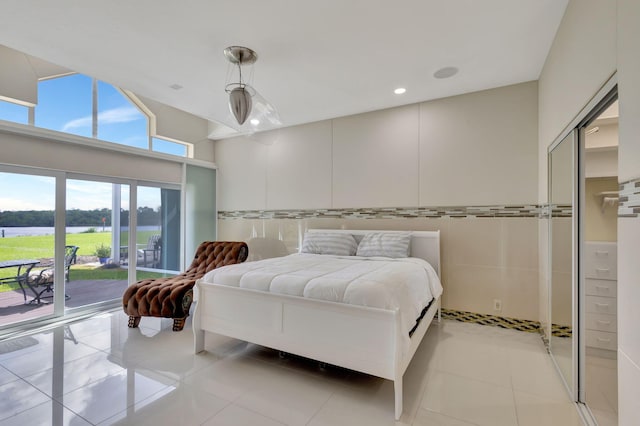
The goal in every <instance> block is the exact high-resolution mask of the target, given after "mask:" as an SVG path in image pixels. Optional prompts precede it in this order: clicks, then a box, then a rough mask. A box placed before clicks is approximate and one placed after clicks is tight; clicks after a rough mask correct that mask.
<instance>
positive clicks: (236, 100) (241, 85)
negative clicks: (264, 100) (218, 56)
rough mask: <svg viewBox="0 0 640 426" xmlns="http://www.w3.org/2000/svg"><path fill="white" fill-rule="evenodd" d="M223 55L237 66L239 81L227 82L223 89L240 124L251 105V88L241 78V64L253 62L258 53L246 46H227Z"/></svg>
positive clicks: (247, 114)
mask: <svg viewBox="0 0 640 426" xmlns="http://www.w3.org/2000/svg"><path fill="white" fill-rule="evenodd" d="M224 56H225V57H226V58H227V60H228V61H229V62H231V63H232V64H234V65H237V66H238V80H239V81H238V82H237V83H229V84H227V86H226V87H225V91H226V92H227V93H228V94H229V109H230V110H231V113H232V114H233V116H234V117H235V118H236V120H237V121H238V124H240V125H242V124H244V122H245V121H247V118H248V117H249V114H251V107H252V106H253V105H252V104H253V101H252V100H251V98H252V97H253V93H252V92H251V89H252V88H251V87H250V86H249V85H248V84H246V83H245V82H244V81H243V80H242V66H243V65H251V64H253V63H254V62H255V61H256V60H258V54H257V53H256V52H254V51H253V50H251V49H249V48H248V47H242V46H229V47H227V48H226V49H224Z"/></svg>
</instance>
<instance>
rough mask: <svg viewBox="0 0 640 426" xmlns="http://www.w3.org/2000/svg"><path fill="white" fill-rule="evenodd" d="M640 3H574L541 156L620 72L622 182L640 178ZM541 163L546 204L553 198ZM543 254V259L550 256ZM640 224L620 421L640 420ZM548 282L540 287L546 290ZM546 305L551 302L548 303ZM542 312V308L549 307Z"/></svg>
mask: <svg viewBox="0 0 640 426" xmlns="http://www.w3.org/2000/svg"><path fill="white" fill-rule="evenodd" d="M638 40H640V2H638V1H637V0H617V1H616V0H571V1H570V3H569V6H568V7H567V11H566V14H565V18H564V19H563V22H562V24H561V26H560V29H559V30H558V34H557V37H556V40H555V42H554V44H553V47H552V51H551V52H550V54H549V58H548V59H547V63H546V64H545V67H544V69H543V72H542V75H541V77H540V81H539V84H540V89H539V90H540V96H539V110H540V124H539V129H540V152H541V154H544V153H545V151H546V148H547V146H548V144H549V143H551V141H552V139H553V138H555V137H556V136H557V135H558V133H559V132H560V131H561V129H562V128H563V127H564V126H566V125H568V124H569V123H570V121H571V119H572V118H573V117H575V115H576V114H578V113H579V111H580V110H581V109H582V107H583V106H584V105H585V103H586V101H588V100H589V99H590V98H591V97H592V96H594V95H595V94H596V93H597V91H598V89H599V88H600V87H601V85H602V83H603V82H604V81H605V80H607V79H608V77H609V75H611V73H612V72H613V71H614V70H616V69H617V80H618V93H619V102H620V119H619V148H618V167H619V168H618V173H619V181H620V182H627V181H631V180H636V179H638V178H640V137H639V135H640V121H638V117H640V55H638ZM545 176H546V161H545V157H544V156H543V155H541V158H540V177H541V179H540V191H539V194H540V200H544V199H546V180H545V179H544V177H545ZM543 251H544V250H541V252H540V259H541V260H542V259H545V258H546V257H545V256H546V253H544V252H543ZM639 251H640V218H638V217H618V422H619V424H620V425H635V424H638V419H640V406H638V404H637V399H638V395H640V334H638V331H637V330H638V328H637V326H638V324H639V323H640V309H638V305H639V304H640V286H639V285H638V282H639V278H638V277H640V262H638V259H637V257H638V256H637V254H638V252H639ZM545 285H546V283H542V284H541V286H540V289H541V290H542V289H544V288H545ZM541 299H543V298H541ZM541 309H542V307H541Z"/></svg>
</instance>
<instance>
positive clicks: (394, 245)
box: [356, 232, 411, 258]
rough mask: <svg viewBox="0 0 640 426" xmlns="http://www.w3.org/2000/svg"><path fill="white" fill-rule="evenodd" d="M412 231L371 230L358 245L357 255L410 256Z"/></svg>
mask: <svg viewBox="0 0 640 426" xmlns="http://www.w3.org/2000/svg"><path fill="white" fill-rule="evenodd" d="M410 243H411V233H410V232H370V233H368V234H366V235H365V236H364V238H362V241H360V244H359V245H358V251H357V253H356V255H357V256H372V257H375V256H382V257H393V258H398V257H408V256H409V244H410Z"/></svg>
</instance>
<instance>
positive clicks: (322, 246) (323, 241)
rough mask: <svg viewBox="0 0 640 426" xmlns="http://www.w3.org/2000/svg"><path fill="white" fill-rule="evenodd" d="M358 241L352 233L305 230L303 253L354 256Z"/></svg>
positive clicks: (301, 250)
mask: <svg viewBox="0 0 640 426" xmlns="http://www.w3.org/2000/svg"><path fill="white" fill-rule="evenodd" d="M357 249H358V243H356V240H355V239H354V238H353V235H351V234H346V233H345V234H342V233H337V232H305V234H304V241H303V242H302V248H301V249H300V252H301V253H313V254H332V255H334V256H353V255H354V254H356V250H357Z"/></svg>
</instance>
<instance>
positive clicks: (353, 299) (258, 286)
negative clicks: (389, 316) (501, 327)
mask: <svg viewBox="0 0 640 426" xmlns="http://www.w3.org/2000/svg"><path fill="white" fill-rule="evenodd" d="M201 282H203V283H210V284H217V285H226V286H232V287H242V288H247V289H252V290H260V291H267V292H271V293H278V294H287V295H291V296H300V297H307V298H311V299H321V300H328V301H331V302H341V303H348V304H352V305H362V306H369V307H375V308H382V309H388V310H396V309H398V310H399V311H400V316H401V321H402V324H403V326H404V327H405V329H406V330H407V332H408V331H409V330H411V329H412V328H413V326H414V325H415V322H416V319H417V318H418V317H419V316H420V314H421V312H422V310H423V309H424V308H425V307H426V306H427V305H428V304H429V302H430V301H431V300H432V299H433V298H437V297H440V295H441V294H442V285H441V284H440V279H439V278H438V275H437V274H436V272H435V270H434V269H433V267H431V265H429V263H427V262H426V261H425V260H423V259H418V258H413V257H410V258H401V259H390V258H381V257H360V256H329V255H317V254H305V253H299V254H291V255H289V256H285V257H277V258H273V259H265V260H259V261H256V262H245V263H241V264H237V265H229V266H224V267H221V268H217V269H214V270H213V271H211V272H209V273H207V274H206V275H205V276H204V277H203V278H202V280H201Z"/></svg>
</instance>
